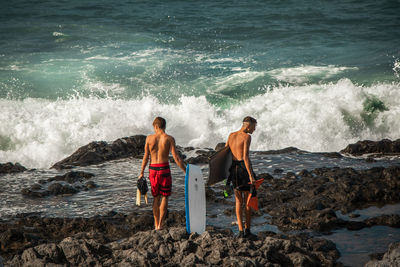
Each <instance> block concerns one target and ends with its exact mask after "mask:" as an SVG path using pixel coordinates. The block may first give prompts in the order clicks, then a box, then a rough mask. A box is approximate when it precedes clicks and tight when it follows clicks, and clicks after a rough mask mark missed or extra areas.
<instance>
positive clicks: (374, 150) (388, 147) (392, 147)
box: [340, 139, 400, 156]
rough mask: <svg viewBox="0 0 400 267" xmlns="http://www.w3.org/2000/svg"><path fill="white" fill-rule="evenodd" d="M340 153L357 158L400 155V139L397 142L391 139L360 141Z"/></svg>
mask: <svg viewBox="0 0 400 267" xmlns="http://www.w3.org/2000/svg"><path fill="white" fill-rule="evenodd" d="M340 152H341V153H346V154H351V155H355V156H359V155H363V154H400V139H397V140H395V141H391V140H389V139H383V140H380V141H370V140H364V141H358V142H357V143H355V144H350V145H348V146H347V147H346V148H345V149H343V150H342V151H340Z"/></svg>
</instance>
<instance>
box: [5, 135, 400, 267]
mask: <svg viewBox="0 0 400 267" xmlns="http://www.w3.org/2000/svg"><path fill="white" fill-rule="evenodd" d="M144 141H145V136H142V135H137V136H131V137H125V138H120V139H117V140H115V141H114V142H111V143H107V142H92V143H90V144H88V145H86V146H84V147H81V148H79V149H78V150H77V151H76V152H75V153H73V154H72V155H71V156H69V157H67V158H66V159H64V160H62V161H60V162H58V163H56V164H54V166H53V168H56V169H71V168H74V167H75V166H89V165H92V164H99V163H102V162H105V161H109V160H115V159H120V158H126V157H137V158H139V157H142V154H143V147H144ZM399 144H400V139H398V140H396V141H390V140H382V141H378V142H372V141H362V142H358V143H356V144H352V145H349V146H348V147H347V148H346V149H344V150H342V151H341V153H320V154H321V155H322V156H326V157H335V158H340V157H343V155H356V156H360V155H367V156H368V157H370V158H373V157H376V158H379V157H381V156H385V155H390V156H393V155H395V154H400V145H399ZM222 146H223V144H218V145H217V147H216V148H215V149H216V150H218V149H219V148H220V147H222ZM178 151H179V154H180V155H181V156H182V158H184V160H185V161H186V162H187V163H207V162H208V158H209V156H210V155H212V154H213V153H215V150H213V149H195V148H191V147H188V148H183V147H178ZM293 152H294V153H303V152H302V151H301V150H298V149H296V148H287V149H282V150H276V151H264V152H260V153H264V154H272V155H273V154H284V153H293ZM26 170H27V169H26V168H25V167H23V166H21V165H20V164H18V163H17V164H12V163H6V164H1V165H0V174H12V173H14V172H23V171H26ZM275 171H276V172H275V173H274V175H275V178H274V177H273V176H271V175H270V174H269V173H261V174H258V177H259V178H264V179H265V181H264V183H263V185H262V186H261V187H260V189H259V190H258V197H259V206H260V210H261V211H260V212H259V215H260V214H268V215H270V216H271V223H272V224H273V225H276V226H278V227H279V230H281V231H283V232H287V233H288V232H290V231H299V230H300V231H302V230H307V231H312V232H314V233H321V234H322V233H330V232H331V231H333V230H336V229H348V230H353V231H356V230H360V229H362V228H365V227H372V226H375V225H385V226H390V227H395V228H400V214H388V215H381V216H377V217H372V218H367V219H364V220H352V219H351V218H352V217H356V216H357V215H356V214H352V212H353V211H355V210H357V209H364V208H367V207H370V206H383V205H387V204H396V203H400V194H399V192H400V166H395V165H394V166H390V167H374V168H370V169H366V170H356V169H353V168H338V167H335V168H316V169H313V170H306V169H304V170H302V171H300V172H298V173H292V172H287V173H285V174H284V175H283V174H282V175H281V177H279V178H278V179H277V178H276V177H277V176H279V175H280V173H283V170H279V169H276V170H275ZM92 177H93V174H91V173H86V172H77V171H70V172H67V173H65V174H64V175H58V176H54V177H52V178H49V179H46V180H44V179H43V180H40V181H39V182H38V183H37V184H34V185H32V186H31V187H29V188H24V189H23V190H22V191H21V193H22V194H24V195H25V196H26V197H35V198H38V197H39V198H45V197H49V196H56V195H61V196H62V195H71V194H75V193H77V192H79V191H81V190H96V184H95V183H94V181H93V179H92ZM218 190H220V189H219V188H218V187H217V188H207V201H208V202H209V203H226V200H225V199H223V197H222V193H221V192H219V191H218ZM339 212H340V213H342V214H348V215H349V216H348V217H349V219H343V218H342V217H340V216H338V213H339ZM225 213H232V210H231V209H228V210H226V212H225ZM255 215H256V216H257V214H255ZM184 225H185V214H184V212H179V211H170V212H169V214H168V217H167V221H166V227H167V228H166V230H162V231H160V232H155V231H153V230H151V229H152V228H153V217H152V214H151V212H150V211H142V212H140V214H139V213H131V214H122V213H117V212H110V213H109V214H107V215H103V216H100V215H99V216H95V217H91V218H48V217H41V216H38V215H35V214H20V215H18V216H15V217H14V218H9V219H7V220H5V219H0V256H1V257H2V258H1V257H0V266H1V261H3V262H4V264H5V266H41V265H42V266H44V265H46V264H48V265H52V266H114V265H117V266H118V265H124V266H125V265H152V266H153V265H157V266H159V265H167V266H178V265H179V266H182V265H183V266H188V265H190V266H192V265H196V264H197V265H201V266H203V265H221V264H222V265H230V266H236V265H241V266H341V265H342V264H341V263H340V262H337V259H338V258H339V252H338V250H337V249H336V246H335V244H334V243H332V242H331V241H327V240H324V239H318V238H315V237H313V236H311V235H310V234H305V233H300V234H287V235H286V234H276V233H272V232H260V233H258V235H257V237H256V238H254V239H241V238H240V239H238V238H236V237H235V236H234V235H233V233H232V231H231V230H229V229H219V228H216V227H212V226H208V227H207V231H206V232H205V233H203V234H202V235H197V234H192V235H188V234H187V233H186V230H185V228H184ZM398 255H400V247H399V245H398V244H393V245H392V246H391V247H390V248H389V251H388V252H387V254H384V255H383V254H381V255H375V258H374V259H373V260H371V261H370V262H369V263H368V266H379V264H380V263H382V262H383V263H384V264H386V263H385V262H389V263H392V262H396V263H398V262H400V258H399V256H398Z"/></svg>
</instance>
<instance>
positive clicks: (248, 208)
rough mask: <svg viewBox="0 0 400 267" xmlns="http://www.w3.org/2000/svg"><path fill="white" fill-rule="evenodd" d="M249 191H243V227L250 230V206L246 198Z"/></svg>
mask: <svg viewBox="0 0 400 267" xmlns="http://www.w3.org/2000/svg"><path fill="white" fill-rule="evenodd" d="M249 194H250V192H248V191H246V192H244V199H245V206H246V210H245V212H246V223H245V225H244V227H245V228H246V229H249V230H250V225H251V208H250V207H249V206H247V198H248V197H249Z"/></svg>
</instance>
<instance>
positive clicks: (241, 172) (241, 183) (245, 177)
mask: <svg viewBox="0 0 400 267" xmlns="http://www.w3.org/2000/svg"><path fill="white" fill-rule="evenodd" d="M229 179H230V180H231V182H232V185H233V188H235V189H236V190H239V191H250V184H249V183H250V177H249V173H248V172H247V170H246V165H245V164H244V161H243V160H240V161H237V160H232V166H231V168H230V169H229Z"/></svg>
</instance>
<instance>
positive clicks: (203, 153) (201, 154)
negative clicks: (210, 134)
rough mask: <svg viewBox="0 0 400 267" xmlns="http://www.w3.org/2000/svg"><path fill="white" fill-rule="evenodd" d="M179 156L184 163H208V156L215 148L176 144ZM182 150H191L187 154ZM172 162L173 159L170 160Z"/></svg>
mask: <svg viewBox="0 0 400 267" xmlns="http://www.w3.org/2000/svg"><path fill="white" fill-rule="evenodd" d="M177 151H178V154H179V156H180V157H181V158H182V159H183V160H184V161H185V163H186V164H199V163H200V164H201V163H203V164H205V163H208V161H209V158H210V157H211V156H212V155H213V154H214V153H215V150H213V149H211V148H204V149H199V148H194V147H185V148H183V147H180V146H177ZM184 152H191V153H190V154H189V156H186V155H185V153H184ZM170 161H171V162H173V159H171V160H170Z"/></svg>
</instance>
